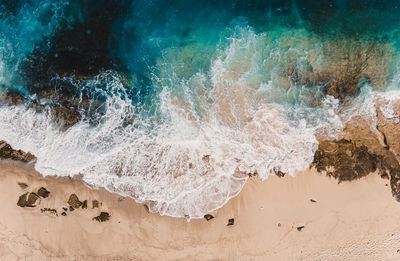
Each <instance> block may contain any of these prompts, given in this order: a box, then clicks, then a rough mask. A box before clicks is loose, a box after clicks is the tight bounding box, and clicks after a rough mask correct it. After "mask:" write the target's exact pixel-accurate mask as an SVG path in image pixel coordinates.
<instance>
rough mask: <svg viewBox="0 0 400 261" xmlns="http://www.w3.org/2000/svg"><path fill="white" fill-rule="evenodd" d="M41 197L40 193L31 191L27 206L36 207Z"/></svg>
mask: <svg viewBox="0 0 400 261" xmlns="http://www.w3.org/2000/svg"><path fill="white" fill-rule="evenodd" d="M38 199H39V196H38V194H36V193H35V192H31V193H29V196H28V201H27V204H26V206H27V207H36V205H35V204H36V201H37V200H38Z"/></svg>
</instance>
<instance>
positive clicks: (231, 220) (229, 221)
mask: <svg viewBox="0 0 400 261" xmlns="http://www.w3.org/2000/svg"><path fill="white" fill-rule="evenodd" d="M234 224H235V219H234V218H230V219H229V220H228V224H227V226H233V225H234Z"/></svg>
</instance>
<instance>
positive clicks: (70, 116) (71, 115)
mask: <svg viewBox="0 0 400 261" xmlns="http://www.w3.org/2000/svg"><path fill="white" fill-rule="evenodd" d="M51 116H52V117H53V119H54V120H55V121H56V122H57V123H58V125H59V126H60V130H61V131H66V130H68V129H69V128H70V127H72V126H73V125H74V124H75V123H77V122H78V121H79V120H80V119H81V115H80V113H79V112H77V111H76V110H74V109H70V108H68V107H66V106H58V107H54V108H53V109H52V110H51Z"/></svg>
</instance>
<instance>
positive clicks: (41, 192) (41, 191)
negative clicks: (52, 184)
mask: <svg viewBox="0 0 400 261" xmlns="http://www.w3.org/2000/svg"><path fill="white" fill-rule="evenodd" d="M37 194H38V195H39V196H41V197H42V198H47V197H48V196H49V194H50V192H49V191H48V190H47V189H46V188H44V187H41V188H40V189H39V190H38V192H37Z"/></svg>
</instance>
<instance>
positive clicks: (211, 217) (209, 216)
mask: <svg viewBox="0 0 400 261" xmlns="http://www.w3.org/2000/svg"><path fill="white" fill-rule="evenodd" d="M204 218H205V219H206V220H207V221H209V220H211V219H213V218H214V216H213V215H210V214H206V215H204Z"/></svg>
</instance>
